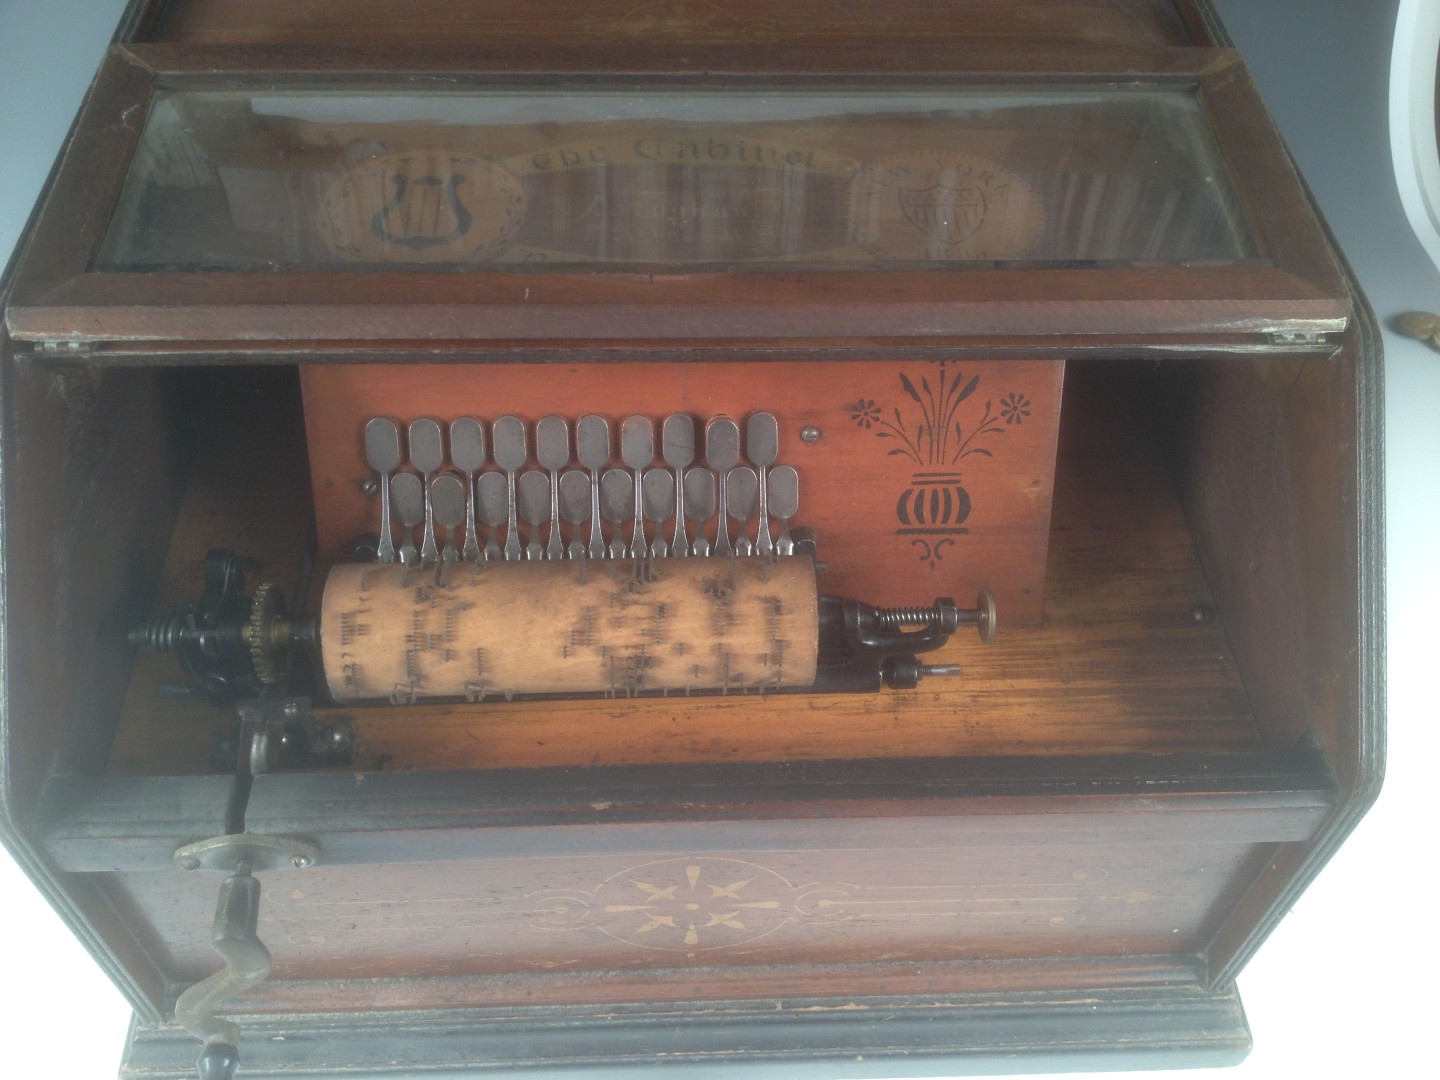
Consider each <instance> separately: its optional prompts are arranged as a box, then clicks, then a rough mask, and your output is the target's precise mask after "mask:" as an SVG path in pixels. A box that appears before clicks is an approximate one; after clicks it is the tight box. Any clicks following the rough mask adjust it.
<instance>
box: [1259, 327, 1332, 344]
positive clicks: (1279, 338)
mask: <svg viewBox="0 0 1440 1080" xmlns="http://www.w3.org/2000/svg"><path fill="white" fill-rule="evenodd" d="M1324 341H1325V335H1324V334H1322V333H1320V332H1319V331H1318V330H1277V331H1275V332H1273V333H1272V334H1271V335H1270V344H1271V345H1289V346H1297V345H1301V346H1303V345H1320V344H1323V343H1324Z"/></svg>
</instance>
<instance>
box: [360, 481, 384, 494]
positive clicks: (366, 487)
mask: <svg viewBox="0 0 1440 1080" xmlns="http://www.w3.org/2000/svg"><path fill="white" fill-rule="evenodd" d="M379 491H380V485H379V483H378V482H376V481H374V480H361V481H360V493H361V494H362V495H376V494H378V493H379Z"/></svg>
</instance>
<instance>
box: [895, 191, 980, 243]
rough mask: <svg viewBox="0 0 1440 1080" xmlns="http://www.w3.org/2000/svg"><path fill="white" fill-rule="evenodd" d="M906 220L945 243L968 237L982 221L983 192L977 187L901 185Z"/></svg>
mask: <svg viewBox="0 0 1440 1080" xmlns="http://www.w3.org/2000/svg"><path fill="white" fill-rule="evenodd" d="M900 209H901V211H902V212H903V213H904V214H905V220H906V221H908V222H910V224H911V225H914V226H915V228H917V229H919V230H920V231H921V232H922V233H924V234H925V235H926V236H928V237H934V238H936V239H939V240H941V241H943V242H944V243H945V244H947V245H954V244H959V243H961V242H963V241H965V240H968V239H970V237H972V236H974V235H975V233H976V232H977V231H978V230H979V228H980V226H981V225H982V224H984V221H985V193H984V192H983V191H981V190H980V189H979V188H977V187H964V188H954V187H947V186H946V185H944V184H933V185H931V186H930V187H928V188H901V189H900Z"/></svg>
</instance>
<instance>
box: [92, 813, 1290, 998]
mask: <svg viewBox="0 0 1440 1080" xmlns="http://www.w3.org/2000/svg"><path fill="white" fill-rule="evenodd" d="M897 827H898V828H901V829H903V824H898V825H897ZM1271 850H1272V848H1271V847H1270V846H1269V845H1265V844H1221V843H1212V844H1189V845H1183V844H1182V845H1174V846H1170V845H1137V846H1124V847H1101V846H1091V845H1082V846H1079V847H1067V846H1060V845H1055V846H1042V847H1023V846H1022V847H1019V848H1016V849H1013V850H1008V851H1007V850H1002V849H997V848H994V847H989V846H981V847H964V846H959V847H946V848H929V847H924V848H911V849H904V848H900V849H899V850H894V849H881V850H853V851H762V852H746V851H736V852H723V851H722V852H708V853H704V854H695V853H687V852H664V851H663V850H658V851H656V852H654V853H651V854H646V853H641V852H637V853H630V854H608V855H601V856H587V855H585V854H581V853H577V854H576V855H574V856H571V857H558V858H555V857H552V858H528V859H503V860H485V861H480V862H471V861H464V862H454V863H427V864H392V865H382V866H354V867H351V866H342V867H326V866H324V865H321V866H317V867H316V868H314V869H312V870H308V871H305V872H303V873H288V872H287V873H283V874H282V873H277V874H271V875H262V877H263V879H264V885H265V888H264V897H263V900H262V903H261V910H260V916H261V917H260V928H259V932H260V935H261V937H262V939H263V940H264V941H265V942H266V943H267V945H268V946H269V948H270V949H271V951H272V953H273V955H274V962H275V969H274V974H273V976H272V978H273V980H274V981H276V982H281V983H283V982H284V981H286V980H297V979H305V980H312V979H345V978H359V979H368V978H387V977H388V978H395V977H416V976H429V977H463V976H470V975H525V974H533V975H553V974H556V973H559V974H565V975H573V976H576V977H577V979H578V983H579V984H583V983H585V982H586V981H587V980H586V979H585V978H583V977H582V976H584V975H585V974H586V973H592V972H627V971H630V972H638V971H642V970H649V971H651V972H652V973H654V975H655V976H656V977H657V979H658V981H659V982H661V983H664V982H666V981H669V980H677V981H676V983H675V987H676V988H675V989H674V990H672V991H671V993H672V994H676V995H678V996H686V997H693V996H694V994H695V990H694V984H693V979H695V978H697V977H699V978H703V975H701V974H690V975H687V974H686V973H687V972H692V973H701V972H704V971H706V970H708V969H715V968H722V969H733V968H739V967H747V966H748V967H754V966H756V965H766V967H767V970H768V971H770V972H773V973H774V974H775V975H777V976H779V975H781V974H783V973H784V972H785V971H786V970H787V968H791V966H792V965H809V964H867V963H868V964H877V963H905V962H916V963H918V962H943V961H962V960H964V961H973V960H984V959H1021V958H1026V957H1035V956H1046V957H1052V958H1061V957H1082V956H1095V957H1102V956H1112V957H1113V956H1143V955H1161V954H1170V955H1174V954H1183V953H1188V952H1193V951H1196V950H1198V949H1200V948H1202V947H1203V945H1204V943H1205V940H1206V937H1207V934H1208V933H1209V932H1210V930H1212V929H1213V926H1214V925H1215V923H1216V920H1217V919H1218V918H1219V917H1220V916H1221V915H1222V914H1223V911H1222V906H1223V903H1224V902H1225V901H1226V900H1227V899H1229V898H1231V897H1232V895H1233V894H1234V893H1235V890H1236V889H1238V888H1240V887H1243V883H1244V882H1246V881H1248V880H1249V879H1250V878H1251V877H1252V876H1253V875H1254V874H1255V873H1257V872H1258V870H1259V867H1260V866H1261V865H1263V862H1264V859H1265V858H1266V856H1267V854H1268V853H1269V852H1270V851H1271ZM112 882H113V884H114V886H115V887H116V888H115V895H116V898H117V902H118V904H119V906H120V907H121V909H122V910H125V911H128V912H129V913H130V914H131V916H132V917H133V918H134V919H135V920H136V921H137V922H140V923H145V922H148V923H149V924H150V936H151V937H152V944H153V946H154V947H155V949H156V951H157V954H158V955H159V956H160V957H161V959H162V963H163V965H164V966H165V967H166V969H167V970H168V971H169V972H170V973H171V974H172V975H174V976H175V977H176V978H178V979H180V980H192V979H199V978H201V977H203V976H204V975H205V974H207V973H208V972H209V971H210V970H212V969H213V968H214V967H215V965H216V960H215V956H214V953H213V952H212V951H211V949H210V940H209V936H210V916H211V913H212V908H213V904H214V890H215V888H216V887H217V884H218V880H217V879H216V878H215V877H213V876H212V875H206V874H195V875H186V874H181V873H179V872H178V871H177V872H172V873H153V874H127V875H116V876H115V877H114V878H113V879H112ZM517 985H518V984H517ZM519 992H520V993H523V987H521V988H520V989H519ZM549 992H550V993H557V994H559V995H561V996H562V997H563V995H564V993H565V991H564V990H563V988H562V989H555V988H552V989H551V991H549ZM587 992H588V991H587V989H586V987H585V986H584V985H578V984H577V985H575V986H573V987H572V988H571V990H570V993H571V994H572V995H575V996H577V997H583V996H584V995H585V994H586V993H587ZM651 992H652V993H654V992H657V991H655V990H654V989H652V991H651ZM658 992H659V993H661V994H663V993H664V991H658ZM702 992H703V991H702ZM819 992H822V993H823V992H824V991H823V990H820V991H819ZM845 992H847V993H849V992H853V991H851V990H849V989H847V990H846V991H845Z"/></svg>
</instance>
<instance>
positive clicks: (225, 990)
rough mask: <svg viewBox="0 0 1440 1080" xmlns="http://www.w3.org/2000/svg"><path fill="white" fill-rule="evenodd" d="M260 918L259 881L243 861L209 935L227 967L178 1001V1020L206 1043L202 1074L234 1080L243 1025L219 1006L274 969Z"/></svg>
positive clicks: (205, 1078)
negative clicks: (220, 1011)
mask: <svg viewBox="0 0 1440 1080" xmlns="http://www.w3.org/2000/svg"><path fill="white" fill-rule="evenodd" d="M259 918H260V882H259V881H258V880H256V879H255V877H254V876H253V875H252V874H251V873H250V867H249V865H248V864H242V865H241V866H240V867H239V868H238V869H237V870H236V872H235V873H234V874H232V875H230V877H228V878H226V879H225V881H224V883H223V884H222V885H221V886H220V900H219V902H218V903H217V904H216V906H215V929H214V931H213V933H212V935H211V941H212V943H213V945H214V948H215V951H216V952H217V953H219V954H220V956H221V957H222V958H223V959H224V961H225V967H224V968H223V969H222V970H220V971H217V972H216V973H215V974H214V975H211V976H210V977H209V978H208V979H204V980H202V981H201V982H198V983H196V984H195V985H194V986H192V987H190V989H188V990H186V991H185V992H184V993H183V994H181V995H180V998H179V1000H178V1001H176V1002H175V1020H176V1021H177V1022H178V1023H179V1024H180V1025H181V1026H182V1027H184V1028H185V1030H186V1031H188V1032H190V1034H191V1035H194V1036H195V1037H196V1038H197V1039H200V1040H201V1041H202V1042H203V1043H204V1044H205V1046H204V1048H203V1049H202V1050H201V1051H200V1057H199V1059H198V1060H197V1061H196V1063H195V1067H196V1072H197V1074H198V1076H199V1078H200V1080H232V1078H233V1077H234V1076H235V1071H236V1070H237V1069H238V1068H239V1066H240V1028H239V1027H238V1026H236V1025H235V1024H234V1023H232V1022H231V1021H229V1020H222V1019H221V1018H220V1017H218V1016H216V1015H215V1009H216V1008H217V1007H219V1006H220V1005H221V1003H223V1002H224V1001H225V1000H226V999H227V998H232V997H235V996H237V995H239V994H243V993H244V992H245V991H246V990H248V989H250V987H252V986H254V985H256V984H257V983H260V982H263V981H264V980H265V979H266V978H267V977H268V976H269V974H270V950H268V949H267V948H265V945H264V943H263V942H262V941H261V940H260V938H259V937H258V936H257V935H256V933H255V928H256V924H257V923H258V921H259Z"/></svg>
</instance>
